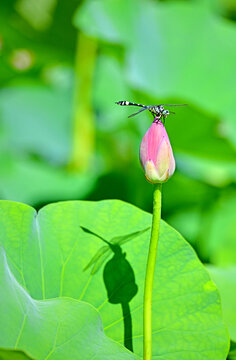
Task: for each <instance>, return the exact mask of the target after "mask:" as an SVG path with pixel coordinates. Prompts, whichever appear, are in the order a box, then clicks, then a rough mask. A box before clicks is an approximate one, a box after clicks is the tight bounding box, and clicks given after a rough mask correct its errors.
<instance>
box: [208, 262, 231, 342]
mask: <svg viewBox="0 0 236 360" xmlns="http://www.w3.org/2000/svg"><path fill="white" fill-rule="evenodd" d="M207 270H208V271H209V273H210V275H211V278H212V280H213V281H214V282H215V283H216V285H217V288H218V289H219V291H220V295H221V300H222V308H223V315H224V319H225V321H226V324H227V326H228V328H229V334H230V339H232V340H233V341H236V311H235V306H236V300H235V299H236V266H230V267H227V268H220V267H217V266H213V265H207Z"/></svg>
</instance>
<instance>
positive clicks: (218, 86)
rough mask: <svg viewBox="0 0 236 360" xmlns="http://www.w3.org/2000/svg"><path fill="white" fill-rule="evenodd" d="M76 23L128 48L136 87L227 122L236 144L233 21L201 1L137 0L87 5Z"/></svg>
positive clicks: (130, 75)
mask: <svg viewBox="0 0 236 360" xmlns="http://www.w3.org/2000/svg"><path fill="white" fill-rule="evenodd" d="M124 9H125V11H124ZM166 19H168V24H169V26H166ZM88 20H89V21H88ZM75 23H76V25H77V26H78V27H79V28H80V29H81V30H82V31H84V32H86V33H87V34H89V35H91V36H94V37H97V38H99V39H101V40H103V41H104V40H106V41H110V42H115V43H120V44H123V45H124V46H125V50H126V74H127V77H128V78H129V81H130V84H131V85H132V86H133V87H134V88H135V89H139V90H141V91H144V92H146V93H147V94H149V95H152V96H153V97H156V99H160V98H166V97H173V96H174V97H175V98H178V99H185V100H184V102H188V103H193V104H195V105H197V106H198V107H201V108H203V109H205V110H207V111H208V112H210V113H211V114H213V115H215V116H218V117H219V118H220V119H221V120H222V121H224V122H225V127H226V134H227V136H228V138H229V139H230V140H231V141H232V142H233V143H234V144H236V127H235V121H234V119H235V100H234V94H235V92H236V81H235V78H236V70H235V62H236V52H235V49H234V46H233V44H234V39H235V37H236V29H235V26H234V24H233V23H230V22H227V21H225V20H224V19H222V18H220V17H217V16H215V15H213V14H212V13H211V12H210V10H209V8H208V7H206V6H204V4H203V3H199V2H195V3H193V2H180V1H179V2H165V3H160V2H151V1H146V2H138V3H137V2H135V3H134V2H133V1H132V0H128V1H127V0H123V1H122V0H121V1H112V2H111V1H109V0H90V1H86V2H85V3H84V6H83V7H82V8H80V9H79V10H78V12H77V14H76V17H75ZM219 49H221V51H219ZM226 64H227V65H226ZM222 69H224V71H222ZM182 101H183V100H182Z"/></svg>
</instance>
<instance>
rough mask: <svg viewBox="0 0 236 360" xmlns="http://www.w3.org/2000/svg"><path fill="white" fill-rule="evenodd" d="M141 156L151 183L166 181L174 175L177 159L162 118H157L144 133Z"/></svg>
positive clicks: (147, 177)
mask: <svg viewBox="0 0 236 360" xmlns="http://www.w3.org/2000/svg"><path fill="white" fill-rule="evenodd" d="M139 156H140V162H141V165H142V167H143V169H144V171H145V176H146V179H147V180H148V181H149V182H150V183H152V184H156V183H162V182H165V181H167V180H168V179H169V178H170V177H171V175H173V173H174V171H175V159H174V156H173V152H172V148H171V145H170V140H169V138H168V135H167V132H166V129H165V127H164V125H163V124H162V122H161V120H158V119H155V120H154V122H153V123H152V125H151V127H150V128H149V129H148V131H147V132H146V134H145V135H144V137H143V139H142V142H141V146H140V153H139Z"/></svg>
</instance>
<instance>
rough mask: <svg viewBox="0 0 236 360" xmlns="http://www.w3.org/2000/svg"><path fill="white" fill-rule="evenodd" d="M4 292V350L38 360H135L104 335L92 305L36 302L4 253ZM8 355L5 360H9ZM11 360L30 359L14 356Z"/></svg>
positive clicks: (0, 324)
mask: <svg viewBox="0 0 236 360" xmlns="http://www.w3.org/2000/svg"><path fill="white" fill-rule="evenodd" d="M32 280H33V279H32ZM0 288H1V297H0V346H1V348H3V349H4V348H6V349H8V350H9V349H10V348H12V349H16V350H18V349H20V350H24V351H26V353H28V354H30V356H31V355H32V357H33V358H35V359H38V360H41V359H42V360H45V359H49V358H50V359H52V360H66V359H75V360H76V359H78V360H86V359H88V360H89V359H94V360H104V359H113V360H116V359H119V360H128V359H130V360H131V359H135V356H134V354H132V353H130V352H129V351H128V350H127V349H125V348H124V347H122V346H121V345H120V344H117V343H115V342H114V341H112V340H111V339H109V338H108V337H107V336H106V335H104V333H103V330H102V323H101V319H100V317H99V314H98V312H97V311H96V310H95V309H94V308H93V307H92V306H91V305H89V304H88V303H85V302H82V301H78V300H74V299H66V298H64V299H52V300H47V301H42V300H34V299H33V298H32V297H31V296H30V295H29V294H28V293H27V292H26V291H25V290H24V289H23V288H22V287H21V286H20V285H19V283H18V282H17V281H16V279H15V278H14V276H13V274H12V273H11V271H10V269H9V267H8V264H7V261H6V257H5V253H4V251H3V250H1V254H0ZM5 355H6V353H5ZM5 355H2V356H3V357H2V359H7V357H6V356H5ZM18 355H19V354H18ZM4 356H5V357H4ZM0 358H1V351H0ZM8 359H9V357H8ZM11 359H19V360H20V359H29V358H28V357H26V356H24V357H23V355H22V356H21V357H20V355H19V356H18V357H17V354H14V353H13V356H12V357H11Z"/></svg>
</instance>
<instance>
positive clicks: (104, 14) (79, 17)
mask: <svg viewBox="0 0 236 360" xmlns="http://www.w3.org/2000/svg"><path fill="white" fill-rule="evenodd" d="M124 4H126V6H125V8H124V7H123V5H124ZM135 5H136V6H138V3H136V2H135V1H134V0H128V1H126V3H125V2H124V1H120V0H113V1H87V2H86V3H84V5H83V6H81V7H79V9H78V11H77V12H76V14H75V17H74V24H75V25H76V26H79V27H80V28H81V29H82V30H83V31H84V32H85V33H87V35H89V36H92V37H96V38H99V39H101V40H105V41H108V42H112V43H114V44H123V43H126V42H127V41H129V40H130V39H131V36H130V35H131V34H130V31H132V30H133V26H132V25H133V22H134V21H135V16H134V6H135ZM124 10H125V11H124ZM89 17H90V18H89ZM88 18H89V22H91V24H89V26H88Z"/></svg>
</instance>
